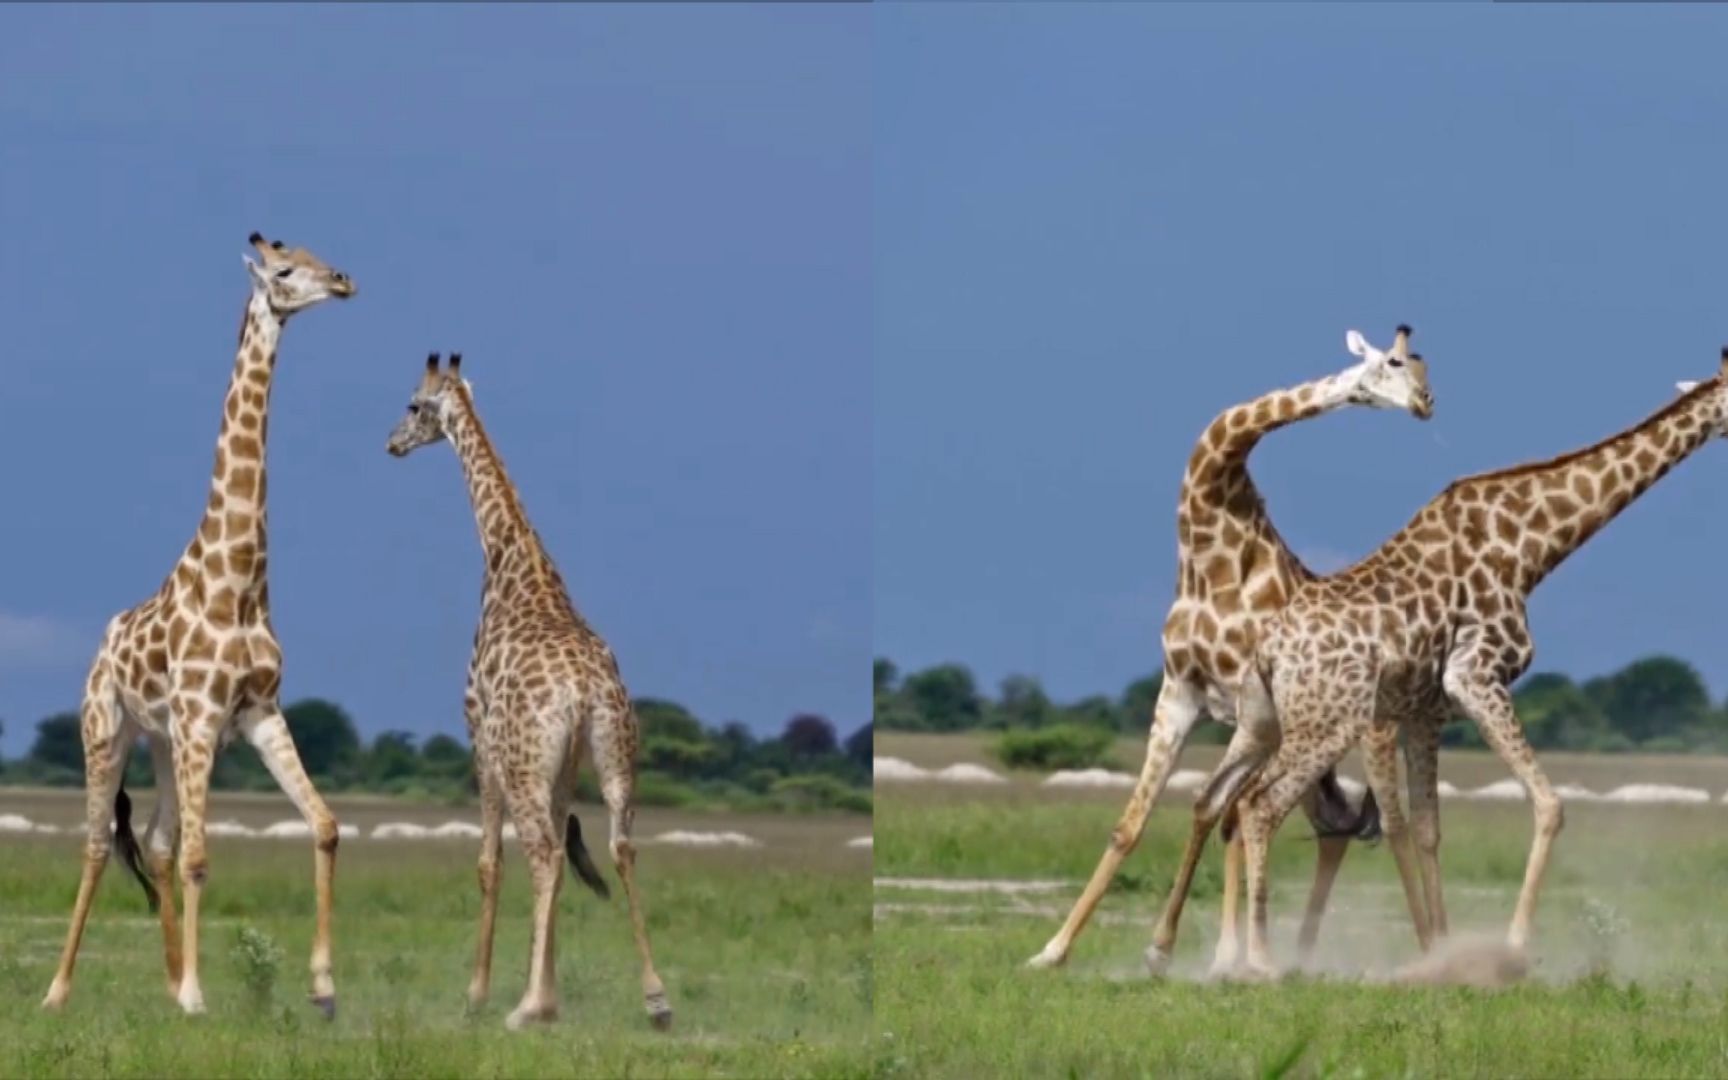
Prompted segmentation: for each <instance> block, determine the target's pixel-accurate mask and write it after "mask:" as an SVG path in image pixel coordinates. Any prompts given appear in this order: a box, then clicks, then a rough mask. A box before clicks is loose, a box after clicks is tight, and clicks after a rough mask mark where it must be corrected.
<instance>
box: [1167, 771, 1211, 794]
mask: <svg viewBox="0 0 1728 1080" xmlns="http://www.w3.org/2000/svg"><path fill="white" fill-rule="evenodd" d="M1164 786H1165V787H1167V788H1169V789H1170V790H1171V791H1199V790H1200V789H1201V788H1203V787H1205V786H1206V774H1205V773H1203V772H1201V771H1200V770H1199V769H1177V770H1176V773H1175V775H1173V776H1171V777H1170V779H1169V780H1167V781H1165V782H1164Z"/></svg>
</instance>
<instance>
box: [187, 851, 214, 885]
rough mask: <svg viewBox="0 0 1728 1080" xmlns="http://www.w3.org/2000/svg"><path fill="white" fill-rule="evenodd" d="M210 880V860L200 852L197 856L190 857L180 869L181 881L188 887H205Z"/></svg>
mask: <svg viewBox="0 0 1728 1080" xmlns="http://www.w3.org/2000/svg"><path fill="white" fill-rule="evenodd" d="M209 878H210V860H209V859H207V858H205V857H204V853H203V852H202V851H200V852H199V853H198V854H197V855H195V856H188V857H187V859H186V861H185V863H183V864H182V865H181V867H180V880H182V881H184V882H185V883H186V884H188V885H197V886H199V887H203V885H204V882H205V881H207V880H209Z"/></svg>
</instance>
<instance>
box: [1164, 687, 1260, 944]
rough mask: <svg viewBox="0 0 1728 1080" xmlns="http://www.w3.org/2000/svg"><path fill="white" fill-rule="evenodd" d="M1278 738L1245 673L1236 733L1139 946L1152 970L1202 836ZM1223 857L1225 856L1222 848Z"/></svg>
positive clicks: (1169, 935)
mask: <svg viewBox="0 0 1728 1080" xmlns="http://www.w3.org/2000/svg"><path fill="white" fill-rule="evenodd" d="M1278 738H1279V736H1278V717H1277V714H1276V713H1275V712H1274V711H1273V709H1272V702H1271V699H1270V696H1269V695H1268V694H1267V693H1266V689H1265V686H1264V684H1263V683H1261V681H1260V680H1259V679H1258V678H1251V679H1249V680H1248V682H1247V684H1246V685H1244V686H1243V688H1242V692H1241V695H1240V698H1239V700H1238V702H1237V709H1236V733H1235V734H1234V735H1233V736H1231V738H1230V746H1229V748H1228V749H1227V750H1225V752H1224V758H1223V760H1222V761H1220V762H1219V763H1218V767H1217V768H1215V769H1214V770H1212V775H1211V777H1209V778H1208V780H1207V782H1206V785H1205V786H1204V787H1203V788H1201V789H1200V794H1199V796H1198V797H1196V798H1195V800H1194V821H1193V825H1192V827H1191V828H1190V830H1189V834H1188V843H1187V845H1186V846H1185V847H1184V848H1183V851H1182V862H1181V864H1180V866H1179V867H1178V868H1177V871H1176V880H1175V881H1174V882H1173V883H1172V884H1171V886H1170V895H1169V896H1168V897H1166V898H1165V901H1164V911H1163V914H1162V915H1160V916H1159V919H1158V924H1157V926H1156V927H1155V928H1154V929H1153V931H1152V944H1151V945H1150V946H1148V947H1147V949H1146V952H1145V961H1146V967H1147V970H1149V971H1151V972H1152V974H1154V975H1157V974H1160V973H1162V972H1163V971H1164V970H1165V969H1166V968H1168V967H1169V966H1170V960H1171V954H1172V951H1173V950H1174V949H1175V947H1176V931H1177V927H1178V925H1179V924H1180V922H1181V919H1182V908H1183V906H1184V904H1186V902H1187V900H1188V891H1189V890H1190V889H1191V888H1192V887H1193V885H1194V871H1195V870H1196V869H1197V868H1198V867H1199V865H1200V856H1201V854H1202V853H1203V852H1204V851H1205V849H1206V841H1207V840H1208V839H1209V838H1210V837H1211V836H1212V830H1213V829H1214V828H1216V827H1217V824H1218V821H1219V820H1220V819H1221V818H1222V817H1223V816H1224V815H1225V814H1227V813H1229V812H1230V811H1231V810H1233V809H1234V807H1235V804H1236V799H1237V797H1238V796H1239V795H1240V794H1241V792H1242V787H1243V785H1244V784H1246V783H1247V782H1248V781H1249V780H1250V779H1252V778H1253V776H1254V775H1255V774H1256V773H1257V772H1258V771H1259V770H1260V768H1261V767H1262V766H1264V765H1265V764H1266V762H1267V760H1268V759H1270V758H1271V757H1272V755H1273V754H1275V753H1277V751H1278ZM1225 857H1226V861H1228V858H1229V853H1228V852H1226V853H1225ZM1226 902H1228V901H1226ZM1220 947H1222V942H1220Z"/></svg>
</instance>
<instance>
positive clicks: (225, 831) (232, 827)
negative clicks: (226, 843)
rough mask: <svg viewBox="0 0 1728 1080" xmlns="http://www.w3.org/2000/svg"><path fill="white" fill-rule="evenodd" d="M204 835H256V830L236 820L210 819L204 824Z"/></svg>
mask: <svg viewBox="0 0 1728 1080" xmlns="http://www.w3.org/2000/svg"><path fill="white" fill-rule="evenodd" d="M204 835H205V836H257V835H258V834H257V833H256V832H253V831H252V830H251V829H249V828H247V827H246V826H244V825H242V824H240V823H239V822H238V821H210V822H206V823H205V825H204Z"/></svg>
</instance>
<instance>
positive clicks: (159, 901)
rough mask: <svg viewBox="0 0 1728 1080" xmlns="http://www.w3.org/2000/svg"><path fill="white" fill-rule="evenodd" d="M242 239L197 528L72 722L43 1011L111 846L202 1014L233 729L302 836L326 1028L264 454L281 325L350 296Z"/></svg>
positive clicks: (329, 995) (71, 952)
mask: <svg viewBox="0 0 1728 1080" xmlns="http://www.w3.org/2000/svg"><path fill="white" fill-rule="evenodd" d="M249 242H250V243H251V245H252V247H253V248H254V249H255V250H256V251H257V253H258V256H259V259H260V260H261V262H262V265H259V263H254V262H253V261H252V260H251V259H246V260H245V263H246V269H247V272H248V273H249V274H250V275H251V278H252V295H251V298H250V299H249V300H248V301H247V303H246V314H245V317H244V319H243V321H242V322H241V324H240V347H239V350H238V352H237V354H236V356H235V358H234V374H233V377H232V378H230V379H229V381H228V395H227V397H226V399H225V400H224V401H223V405H222V431H221V435H220V436H219V438H218V439H217V442H216V468H215V473H214V475H213V476H212V478H211V481H210V500H209V503H208V504H207V505H206V507H205V509H204V519H203V521H202V523H200V525H199V526H198V532H197V535H195V536H194V537H193V538H192V542H191V543H190V544H189V545H187V547H186V551H185V553H184V554H183V555H181V556H180V562H179V563H178V565H176V566H175V568H174V572H173V573H172V574H171V575H169V577H168V580H166V581H164V582H163V583H162V587H161V588H160V589H158V590H157V591H156V595H154V596H152V597H151V598H150V599H148V600H146V601H144V602H143V603H142V604H139V605H138V606H137V607H135V608H133V609H132V610H130V611H125V612H122V613H121V614H119V615H116V616H115V617H114V618H113V619H111V620H109V622H108V628H107V631H106V632H105V633H104V634H103V637H102V645H101V648H100V649H98V650H97V653H96V660H95V662H94V663H93V664H92V665H91V668H90V677H89V679H88V681H87V682H86V684H85V688H84V703H83V709H82V715H81V721H80V729H81V731H82V733H83V736H84V786H85V826H86V833H85V838H84V876H83V878H82V880H80V882H79V884H78V899H77V901H76V902H75V903H74V904H73V907H72V925H71V928H70V929H69V930H68V931H67V933H66V948H65V951H64V952H62V953H61V955H60V966H59V969H58V970H57V971H56V972H55V973H54V982H53V983H52V984H51V985H50V986H49V987H48V996H47V997H46V998H45V999H44V1000H43V1002H42V1004H43V1006H44V1007H46V1008H58V1007H59V1006H61V1005H63V1004H64V1003H65V1001H66V997H67V995H68V994H70V993H71V992H72V968H73V964H74V963H75V962H76V960H77V958H78V943H79V941H80V939H81V938H82V937H83V934H84V923H85V920H86V919H87V918H88V917H89V915H90V902H91V900H92V899H93V898H94V897H95V895H96V885H97V883H98V882H99V881H100V880H101V878H102V871H103V869H104V868H105V867H106V866H107V863H108V854H109V850H110V848H111V846H112V844H113V842H114V840H115V839H116V838H117V839H118V841H119V845H120V852H121V855H122V856H123V857H124V858H125V860H126V863H127V866H128V868H129V869H130V870H131V871H132V873H133V874H135V875H136V876H137V877H138V880H139V881H140V882H141V883H142V884H143V886H144V892H145V895H146V896H147V897H148V898H149V900H150V905H151V907H152V909H155V910H158V911H159V913H160V917H161V922H162V939H163V949H164V953H165V957H166V962H167V968H168V987H169V992H170V993H171V994H173V995H174V996H175V998H176V999H177V1000H178V1001H179V1003H180V1007H181V1008H182V1009H184V1010H185V1011H186V1012H187V1013H199V1012H203V1011H204V993H203V990H202V988H201V987H200V985H199V982H198V904H199V900H200V898H201V897H202V895H203V892H204V882H205V879H206V876H207V875H208V872H209V860H208V859H207V858H206V856H205V851H204V813H205V799H206V796H207V795H208V793H209V790H210V769H211V766H212V765H213V764H214V762H215V757H216V751H217V749H218V747H219V746H221V745H226V743H227V742H228V741H229V740H230V739H232V738H233V736H234V732H235V729H236V728H237V729H238V730H239V732H240V733H241V734H243V735H245V736H246V738H247V739H248V740H249V741H250V742H251V743H252V745H253V746H254V747H256V748H257V750H258V754H259V756H260V757H261V758H263V759H264V764H265V765H267V766H268V767H269V769H270V774H271V775H272V776H274V777H275V778H276V782H277V783H278V784H279V785H281V787H282V790H283V791H285V792H286V793H287V794H288V797H289V798H290V799H292V800H293V801H294V805H295V806H296V807H298V808H299V810H300V813H301V814H302V815H303V816H304V817H305V819H306V821H307V823H308V824H309V825H310V826H311V828H312V833H313V837H314V843H315V845H316V846H315V855H314V881H315V885H316V891H317V898H318V899H317V903H318V923H317V931H316V933H315V934H314V936H313V939H312V1001H313V1003H314V1004H316V1005H317V1006H318V1007H319V1008H321V1009H323V1010H324V1013H325V1015H326V1016H334V1015H335V1011H336V987H335V983H334V981H333V980H332V978H331V975H330V882H331V875H332V874H333V873H334V872H335V865H336V819H335V818H334V817H332V816H331V815H330V811H329V809H328V808H326V807H325V805H324V800H323V799H321V798H319V796H318V793H317V791H315V790H313V787H312V782H311V780H309V779H307V776H306V770H305V769H304V768H302V767H301V765H300V756H299V754H298V753H296V752H295V749H294V740H293V739H292V738H291V737H290V736H289V733H288V724H287V722H286V721H285V720H283V718H282V710H281V708H280V706H279V705H278V703H277V694H278V691H279V689H280V686H281V682H282V647H281V646H280V645H279V644H278V643H277V641H276V634H275V631H274V630H272V629H271V626H270V589H269V584H268V582H267V581H266V577H265V567H266V538H265V505H264V503H265V499H264V496H265V478H264V443H265V438H266V433H267V431H268V429H269V409H270V385H271V379H272V376H273V375H274V374H275V371H276V349H277V344H278V342H279V340H280V338H281V335H282V327H283V326H284V324H286V323H287V321H288V318H289V316H291V315H294V314H296V313H298V312H301V311H305V310H306V309H307V308H310V307H312V306H314V305H316V304H319V303H321V302H323V301H324V300H327V299H329V298H330V297H333V296H334V297H340V298H343V299H346V298H348V297H351V296H353V295H354V283H353V281H351V280H350V279H349V277H348V275H346V274H342V273H339V272H337V271H335V270H332V269H331V268H330V267H328V266H326V265H325V264H324V263H323V262H321V261H319V260H318V259H317V258H316V257H314V256H313V255H312V254H311V253H310V252H307V251H305V250H303V249H301V248H285V247H283V245H282V244H281V242H280V241H278V242H276V243H266V242H265V241H264V238H263V237H262V236H260V235H258V234H257V233H253V234H252V236H251V237H250V240H249ZM140 734H142V735H143V736H145V738H146V740H147V741H148V743H149V746H150V759H151V761H152V763H153V764H154V766H155V772H156V790H157V797H156V809H155V811H154V813H152V814H151V817H150V825H149V828H148V829H147V830H146V831H145V847H146V848H147V850H148V855H147V856H141V855H140V852H139V848H138V841H137V840H136V838H134V837H133V835H132V824H131V809H132V808H131V800H130V799H128V797H127V795H126V792H125V790H124V789H123V787H122V780H123V778H124V774H125V772H126V759H127V756H128V754H129V753H130V751H131V749H132V744H133V742H135V741H136V740H137V738H138V736H139V735H140ZM170 776H172V779H173V783H172V784H170V783H169V782H168V781H169V778H170ZM111 825H112V826H114V833H113V835H112V836H111V835H110V833H109V827H110V826H111ZM176 826H178V835H176ZM176 839H178V841H179V863H180V876H181V888H182V892H183V898H184V903H185V907H186V917H185V928H184V933H183V935H182V933H181V932H180V931H178V930H177V928H176V926H175V917H174V864H175V841H176ZM146 859H147V861H148V863H149V867H148V875H147V874H146V869H145V867H144V865H143V862H144V861H145V860H146Z"/></svg>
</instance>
